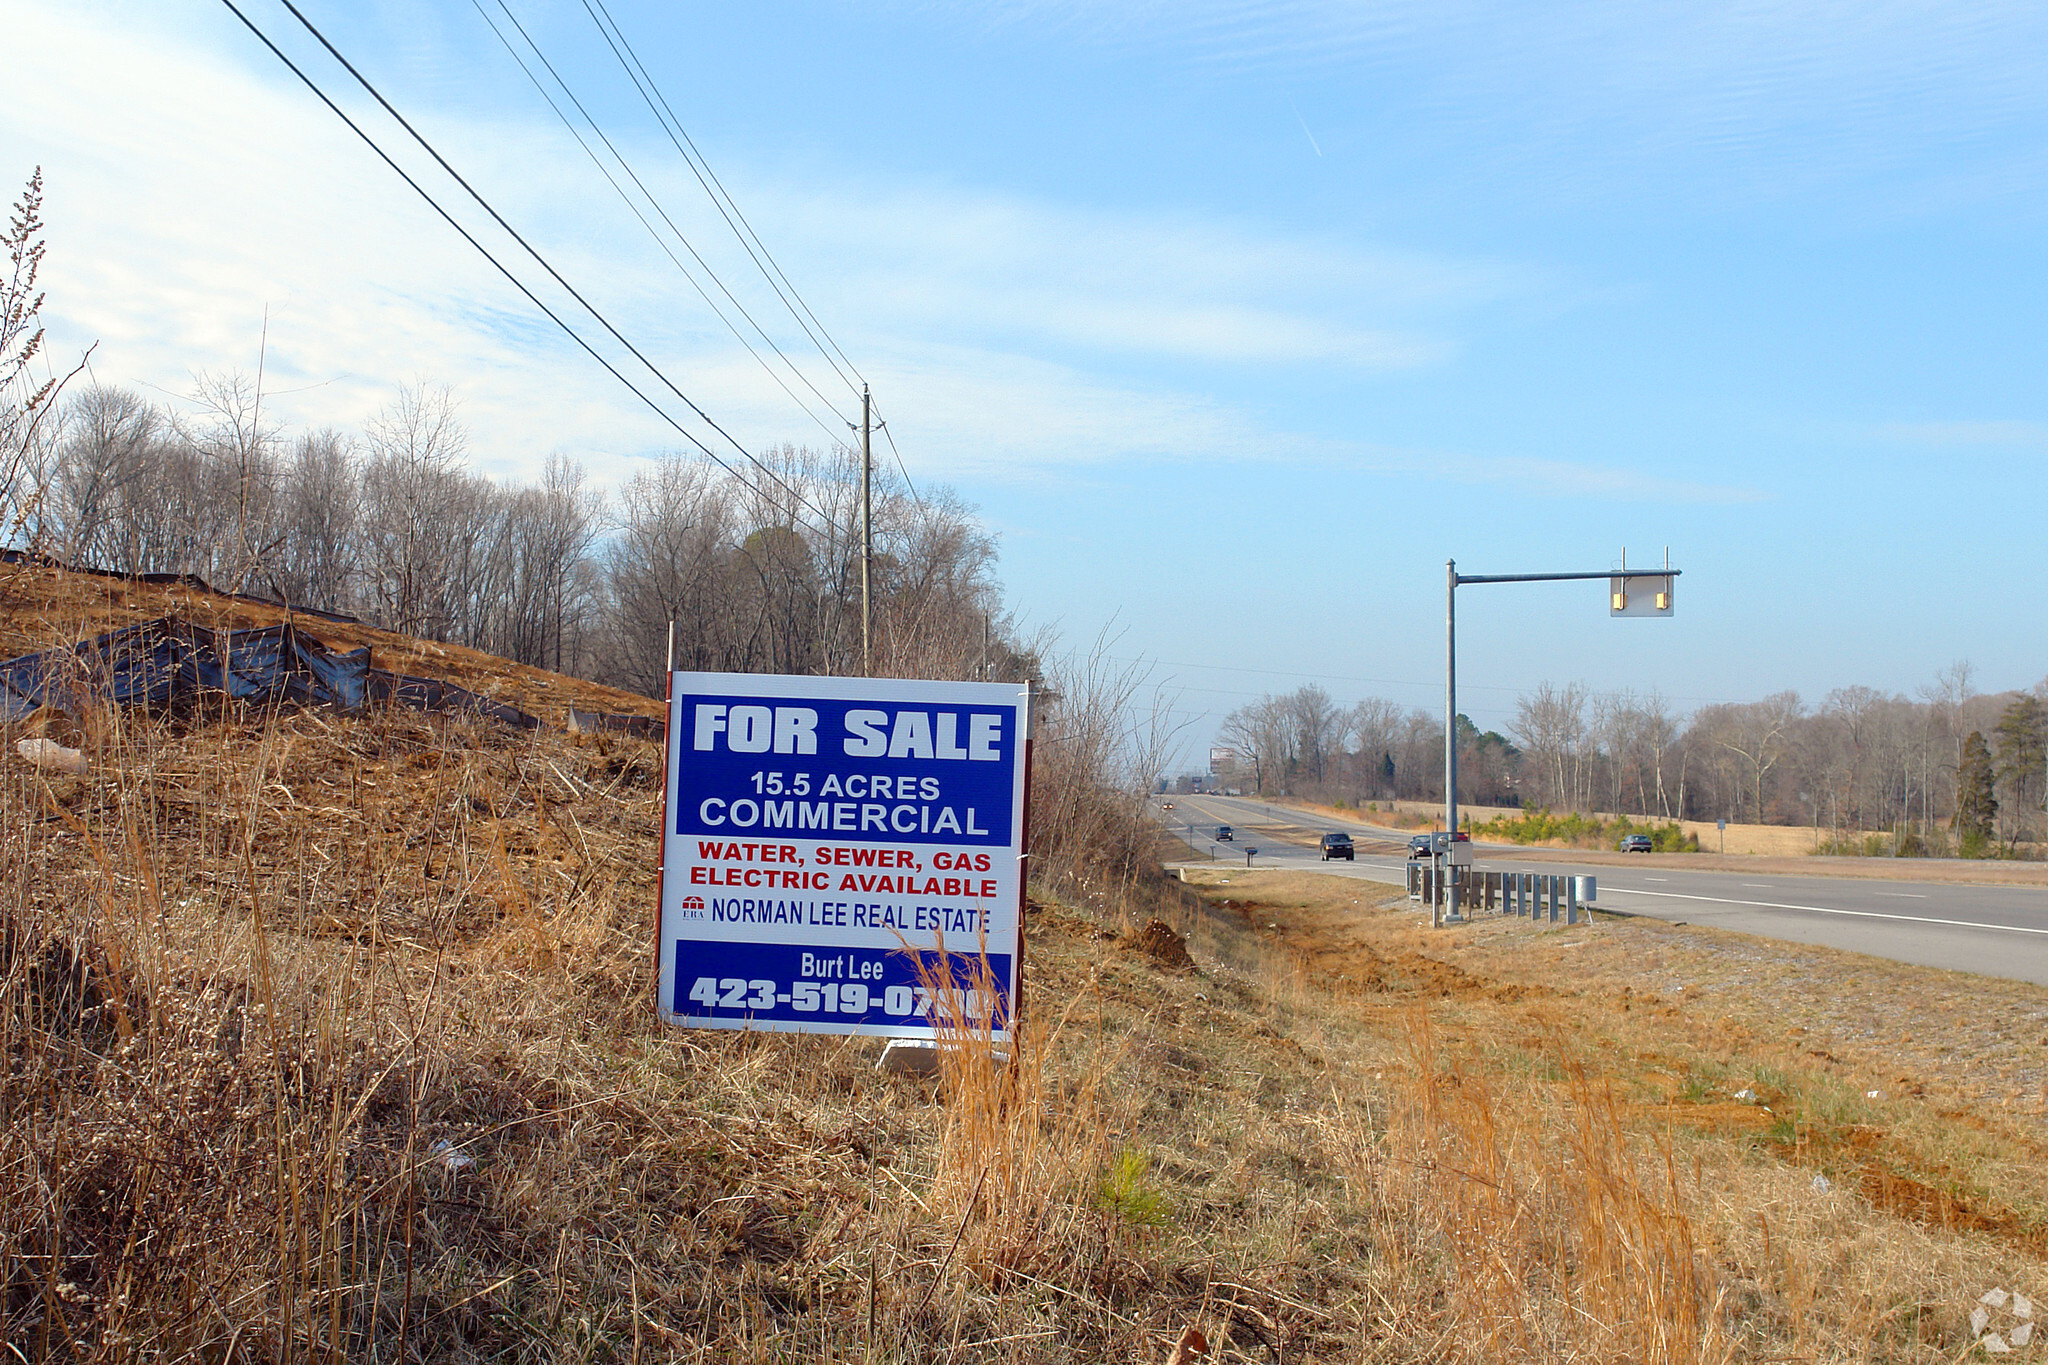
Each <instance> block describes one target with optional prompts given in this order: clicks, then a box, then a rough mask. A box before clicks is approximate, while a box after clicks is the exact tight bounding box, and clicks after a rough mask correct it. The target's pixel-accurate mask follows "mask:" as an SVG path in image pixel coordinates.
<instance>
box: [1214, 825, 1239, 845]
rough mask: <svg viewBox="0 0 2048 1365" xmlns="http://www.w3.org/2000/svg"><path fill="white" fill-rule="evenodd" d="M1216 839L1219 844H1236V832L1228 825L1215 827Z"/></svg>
mask: <svg viewBox="0 0 2048 1365" xmlns="http://www.w3.org/2000/svg"><path fill="white" fill-rule="evenodd" d="M1216 838H1217V840H1218V841H1219V842H1221V843H1226V844H1230V843H1235V842H1237V831H1236V830H1234V829H1232V828H1231V827H1230V826H1228V825H1218V826H1216Z"/></svg>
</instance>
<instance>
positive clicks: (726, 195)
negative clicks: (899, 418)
mask: <svg viewBox="0 0 2048 1365" xmlns="http://www.w3.org/2000/svg"><path fill="white" fill-rule="evenodd" d="M474 2H475V0H472V3H474ZM498 3H499V6H500V8H503V6H504V4H505V0H498ZM583 8H584V11H585V12H586V13H588V14H589V15H590V18H591V21H592V22H593V23H595V24H596V25H597V29H598V32H599V33H600V34H602V35H603V36H604V39H605V42H606V45H607V46H609V47H610V48H611V49H612V55H613V56H614V57H616V58H618V60H619V65H620V66H621V67H622V68H624V70H625V72H626V76H627V79H629V80H631V81H632V82H633V88H634V89H635V90H638V91H639V92H640V98H641V99H642V100H643V101H645V102H646V104H647V107H648V109H649V111H650V112H652V113H653V114H654V117H655V121H656V122H657V123H659V124H660V125H661V128H662V131H663V132H664V133H667V134H668V139H669V142H670V145H672V146H674V147H675V149H676V152H677V154H678V155H680V156H681V157H682V158H683V163H684V164H685V165H687V166H688V167H689V168H690V172H691V174H693V175H695V176H696V177H697V183H698V184H699V185H700V186H702V187H703V189H704V192H705V194H706V195H708V196H709V197H710V199H711V203H712V206H713V207H714V208H716V209H717V210H718V212H719V216H720V217H722V218H724V219H725V223H726V226H727V227H729V228H731V229H732V231H733V235H734V236H735V237H736V238H738V239H739V243H740V246H741V248H742V249H744V250H745V251H746V253H747V256H748V258H749V259H751V260H752V261H753V262H754V267H755V269H757V270H759V271H760V272H761V277H762V278H763V279H764V280H766V281H767V282H768V287H769V288H770V289H772V290H773V291H774V292H775V296H776V297H777V298H778V299H780V300H782V306H783V307H784V308H786V309H788V310H789V315H790V316H791V317H792V318H794V319H795V320H796V324H797V326H798V327H800V328H802V329H803V332H804V335H806V336H808V337H809V338H810V339H811V344H812V345H814V346H816V347H817V348H818V354H819V355H821V356H823V357H824V358H825V363H826V364H827V365H830V366H831V367H832V371H833V373H834V374H837V375H838V376H839V379H840V382H841V383H843V384H845V385H846V387H847V390H848V391H849V392H851V393H856V394H857V393H860V392H862V391H863V390H864V389H865V388H866V386H867V377H866V376H865V375H863V374H861V372H860V367H859V366H857V365H855V364H854V363H853V361H852V359H851V358H850V357H849V356H848V355H847V354H846V351H845V349H844V348H843V347H841V346H840V344H839V342H838V340H837V339H836V338H835V337H833V335H832V333H831V331H830V330H829V329H828V328H827V327H826V326H825V324H824V322H823V320H821V319H820V318H819V317H818V314H817V311H816V310H815V309H813V308H812V307H811V305H810V301H809V300H808V299H806V298H804V296H803V294H802V292H801V291H800V290H798V289H797V287H796V284H795V283H794V282H793V281H792V280H791V279H790V278H789V275H788V273H787V272H786V271H784V270H783V268H782V263H781V262H780V261H778V260H776V259H775V254H774V253H773V252H771V251H770V250H769V249H768V244H767V243H766V242H763V241H762V240H761V236H760V234H759V233H758V232H756V231H754V225H753V223H752V222H750V221H749V220H748V218H747V216H746V214H745V212H744V211H742V210H741V208H740V206H739V202H738V201H737V200H735V199H734V198H733V197H732V192H731V191H730V190H728V189H726V187H725V183H724V182H723V181H721V180H720V179H719V178H718V173H717V172H716V171H714V170H712V169H711V162H710V161H709V160H708V159H707V158H706V157H705V155H704V153H703V151H702V149H701V148H699V147H698V146H697V143H696V140H695V139H694V138H692V137H691V136H690V134H689V132H688V130H686V129H685V128H684V127H683V125H682V120H681V119H680V118H677V117H676V112H675V109H674V108H673V107H672V106H671V105H670V104H669V102H668V96H667V95H665V94H664V93H662V90H661V86H660V85H659V84H658V83H657V82H656V81H655V79H654V75H653V73H652V72H650V71H648V69H647V66H646V63H644V62H642V61H641V60H640V54H639V52H638V51H637V50H635V49H634V47H633V42H632V40H631V39H630V38H628V37H627V36H626V32H625V30H624V29H623V28H621V27H619V23H618V20H616V19H614V18H613V17H612V14H611V11H610V10H609V9H607V8H606V7H605V3H604V0H583ZM600 16H601V17H600ZM513 22H515V23H516V22H518V21H517V20H514V21H513ZM614 38H616V41H614ZM529 41H530V40H529ZM621 49H623V51H622V50H621ZM543 60H545V59H543ZM657 106H658V107H657ZM686 147H687V150H686ZM728 210H730V212H728ZM664 216H665V215H664ZM735 220H737V221H735ZM692 254H695V253H694V252H693V253H692ZM698 259H699V260H700V261H701V260H702V257H699V258H698ZM706 269H707V270H708V269H709V267H708V266H707V267H706ZM713 278H714V279H715V278H716V276H714V277H713ZM719 288H721V289H724V288H725V286H724V284H723V283H721V284H720V285H719ZM785 288H786V289H787V293H785V292H784V290H785ZM727 297H728V298H730V297H731V293H730V291H727ZM734 302H735V304H737V302H738V301H737V300H734ZM742 311H744V310H742ZM807 319H808V321H807ZM747 321H749V322H752V323H754V329H755V330H756V331H758V332H761V335H762V339H763V340H768V335H767V332H766V331H765V330H763V329H762V328H761V326H760V324H759V323H758V322H755V321H754V319H753V317H752V316H751V315H749V316H748V318H747ZM814 326H815V328H816V330H815V331H814V330H813V327H814ZM768 344H769V345H770V346H775V343H774V342H773V341H772V340H769V341H768ZM828 346H829V348H830V349H829V350H828V349H827V347H828ZM775 353H776V355H778V356H781V358H782V360H783V363H785V364H787V365H789V366H790V369H791V370H792V371H793V372H795V373H797V374H798V375H799V377H802V371H800V370H797V368H796V366H795V364H794V363H793V362H791V361H790V360H789V357H788V356H787V355H785V354H784V353H783V351H782V348H781V347H779V346H775ZM834 354H837V356H838V357H839V360H841V361H845V363H846V370H850V371H852V376H853V377H852V378H849V377H848V376H847V374H846V372H845V371H842V370H841V369H840V367H839V363H838V361H835V360H834V359H833V355H834ZM854 379H859V380H860V381H861V386H862V387H861V388H860V389H856V388H855V387H854ZM804 382H805V384H806V385H807V386H809V387H810V389H811V392H813V393H817V392H818V390H817V388H816V386H815V385H811V384H810V381H809V380H808V379H805V380H804ZM818 396H819V398H820V399H821V400H822V399H824V395H823V394H819V395H818ZM827 406H830V404H829V402H828V403H827ZM834 411H835V412H836V411H837V409H836V408H835V409H834ZM878 415H879V413H878ZM881 428H882V435H883V437H884V438H885V439H887V441H888V442H889V451H890V453H891V454H892V455H894V456H895V459H896V468H897V470H898V471H899V472H900V473H901V474H902V475H903V485H904V487H905V488H907V489H909V490H910V496H911V500H912V501H914V502H915V503H916V504H917V506H918V509H919V510H920V511H923V510H926V509H925V501H924V496H923V495H922V494H921V493H919V492H918V491H917V484H916V481H914V480H913V479H912V478H911V477H910V467H909V465H908V464H906V463H905V462H904V459H903V451H902V450H901V448H899V447H898V446H897V444H896V434H895V433H894V432H893V431H891V430H890V429H889V423H888V419H887V418H886V417H883V418H882V420H881Z"/></svg>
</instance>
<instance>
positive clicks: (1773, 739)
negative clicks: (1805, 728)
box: [1718, 691, 1801, 824]
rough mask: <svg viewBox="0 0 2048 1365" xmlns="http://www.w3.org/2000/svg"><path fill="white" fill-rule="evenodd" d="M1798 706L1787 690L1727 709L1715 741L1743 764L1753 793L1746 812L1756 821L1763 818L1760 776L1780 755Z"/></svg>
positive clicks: (1761, 820)
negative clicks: (1722, 728)
mask: <svg viewBox="0 0 2048 1365" xmlns="http://www.w3.org/2000/svg"><path fill="white" fill-rule="evenodd" d="M1800 710H1801V707H1800V703H1799V694H1798V693H1797V692H1789V691H1788V692H1774V693H1772V694H1771V695H1770V696H1768V697H1765V698H1764V699H1763V700H1762V701H1755V702H1749V703H1746V704H1744V705H1741V706H1736V707H1732V708H1730V709H1729V715H1728V726H1727V729H1726V730H1725V731H1724V733H1723V734H1722V736H1721V738H1720V740H1719V741H1718V742H1719V743H1720V745H1721V747H1722V748H1723V749H1726V750H1727V751H1728V752H1729V753H1731V754H1734V755H1735V756H1736V757H1738V758H1740V759H1741V760H1742V761H1743V763H1744V764H1745V765H1746V766H1747V769H1748V773H1749V777H1750V790H1751V793H1752V795H1753V800H1752V802H1751V805H1750V812H1751V815H1752V816H1753V818H1754V819H1755V821H1756V823H1758V824H1762V823H1763V822H1764V779H1765V778H1766V777H1768V776H1769V775H1770V773H1771V771H1772V769H1774V768H1776V767H1777V766H1778V762H1779V760H1781V759H1782V758H1784V756H1785V752H1786V749H1787V748H1788V747H1789V743H1790V735H1789V733H1788V732H1789V730H1790V729H1791V726H1792V722H1793V721H1795V720H1797V719H1798V718H1799V712H1800Z"/></svg>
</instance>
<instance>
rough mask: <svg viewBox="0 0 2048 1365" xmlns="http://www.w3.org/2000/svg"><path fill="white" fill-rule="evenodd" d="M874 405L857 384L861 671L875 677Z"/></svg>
mask: <svg viewBox="0 0 2048 1365" xmlns="http://www.w3.org/2000/svg"><path fill="white" fill-rule="evenodd" d="M872 412H873V406H872V404H871V403H870V402H869V399H868V386H867V385H865V384H863V385H861V386H860V671H861V675H862V676H863V677H868V678H872V677H874V676H875V609H874V599H873V597H872V593H873V591H874V589H873V577H872V575H873V560H874V557H875V520H874V486H875V448H874V438H873V426H874V423H873V422H872V420H871V414H872Z"/></svg>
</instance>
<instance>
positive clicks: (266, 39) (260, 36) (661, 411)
mask: <svg viewBox="0 0 2048 1365" xmlns="http://www.w3.org/2000/svg"><path fill="white" fill-rule="evenodd" d="M221 3H222V4H224V5H226V6H227V7H228V9H229V10H231V11H232V12H233V13H234V16H235V17H236V18H237V19H240V20H241V21H242V24H243V27H245V28H247V29H248V30H249V31H250V32H251V33H253V34H255V35H256V38H257V40H258V41H259V42H261V43H262V44H263V45H264V46H265V47H267V48H269V49H270V51H271V53H272V55H274V56H275V57H276V58H277V59H278V60H279V61H281V62H283V63H284V64H285V66H286V67H287V68H288V69H289V70H290V71H291V73H292V74H293V75H294V76H297V77H298V78H299V80H300V81H301V82H302V83H303V84H304V85H305V87H306V88H307V89H308V90H310V91H312V92H313V94H314V95H315V96H316V97H317V98H318V99H319V101H320V102H321V103H322V104H324V105H326V106H327V107H328V108H329V109H331V110H332V111H333V112H334V116H335V117H336V118H338V119H340V120H341V121H342V122H343V123H345V124H347V125H348V129H349V131H350V132H352V133H354V134H355V135H356V136H357V137H359V138H361V139H362V140H363V143H364V145H366V146H367V147H369V149H370V150H371V151H373V152H375V153H376V154H377V158H378V160H380V161H382V162H383V163H384V164H385V165H387V166H389V167H390V168H391V169H392V170H393V171H395V172H397V174H398V177H399V179H401V180H403V181H405V183H406V184H407V185H410V186H411V187H412V189H413V192H414V193H416V194H417V195H419V197H420V198H422V199H424V200H426V202H427V207H429V208H431V209H432V210H433V211H434V212H435V213H437V214H439V215H440V217H441V220H442V221H443V222H445V223H447V224H448V226H449V227H452V228H454V229H455V231H456V232H457V233H459V234H460V235H461V237H462V240H463V241H465V242H468V243H469V244H470V245H471V246H473V247H475V248H476V250H477V253H478V254H479V255H481V256H482V257H483V258H484V259H485V260H487V261H489V262H490V263H491V264H492V266H494V267H495V268H496V269H497V271H498V273H499V274H500V275H503V276H504V277H505V278H506V280H508V281H509V282H510V283H511V285H512V287H513V288H514V289H517V290H518V291H519V292H520V293H522V294H524V295H525V296H526V297H527V299H528V301H530V302H531V303H532V304H533V306H534V307H536V308H538V309H540V311H541V312H543V313H545V314H547V316H548V319H549V321H551V322H553V323H554V324H555V326H557V327H559V328H561V329H562V331H563V332H565V333H567V334H568V337H569V339H570V340H571V341H573V342H575V343H576V344H577V345H578V346H581V347H582V348H583V349H584V350H585V351H586V352H588V353H589V355H590V358H591V359H593V360H595V361H596V362H597V363H598V364H600V365H602V366H604V367H605V369H606V370H608V371H610V372H611V375H612V377H613V378H614V379H616V380H618V381H619V382H620V383H621V384H624V385H625V386H626V387H627V388H628V389H629V390H631V391H632V393H633V396H634V397H636V398H638V399H639V400H640V401H641V402H642V403H645V404H646V405H647V406H648V407H649V408H650V409H652V410H653V412H654V414H655V415H656V416H657V417H660V418H661V419H662V420H663V421H664V422H667V423H668V424H669V425H670V426H672V427H674V428H675V429H676V430H677V431H678V432H679V433H681V434H682V436H683V438H684V439H685V440H687V441H689V442H690V444H692V445H694V446H696V447H697V449H699V450H701V451H703V452H704V454H705V456H706V457H708V458H709V459H710V460H711V461H712V462H713V463H715V464H717V465H718V467H719V468H721V469H723V470H725V471H726V472H727V473H728V474H731V475H732V476H733V477H734V478H736V479H738V480H739V481H740V482H741V483H743V484H745V483H747V480H746V478H745V476H744V475H742V474H741V473H740V472H739V471H738V470H736V469H734V468H733V467H732V466H731V465H729V464H727V463H726V462H725V461H724V460H722V459H720V458H719V456H718V454H717V452H716V451H714V450H712V449H711V448H710V447H709V446H707V445H705V444H704V442H703V441H701V440H699V439H698V438H697V436H696V434H695V433H694V432H692V431H690V430H689V429H688V428H687V427H685V426H683V425H682V424H681V423H680V422H678V421H676V419H675V418H674V417H672V416H670V415H669V413H668V410H667V409H665V408H663V407H662V406H661V404H659V403H657V402H655V401H654V400H653V399H652V398H650V397H648V396H647V394H645V393H644V392H642V391H641V389H640V387H639V386H638V385H637V384H635V383H634V382H633V381H632V380H630V379H628V378H626V376H625V375H623V374H621V373H619V371H618V369H617V368H616V367H615V366H614V365H613V364H612V363H611V361H609V360H607V359H605V358H604V356H603V355H601V354H599V353H598V351H597V350H596V349H595V348H593V347H592V346H591V344H590V343H589V342H588V341H585V340H584V339H583V337H582V336H581V335H580V334H578V332H577V331H576V329H575V328H574V327H571V326H570V325H569V324H568V323H567V322H565V321H563V320H562V318H561V316H560V315H559V314H558V313H556V312H555V310H554V309H552V308H550V307H548V306H547V304H545V303H543V302H542V301H541V300H540V298H539V296H537V295H536V294H535V293H534V292H533V291H532V290H531V289H529V288H527V287H526V284H525V282H524V281H522V280H521V279H520V278H519V277H518V276H517V275H514V274H513V273H512V272H511V271H510V270H509V269H507V268H506V266H505V263H504V262H502V261H500V260H499V259H498V258H497V257H496V256H494V255H492V254H491V252H490V249H489V248H488V247H486V246H484V244H483V243H482V242H479V241H478V240H477V239H476V238H475V237H474V236H472V235H471V234H470V231H469V229H467V228H465V227H464V226H462V224H461V223H459V222H457V221H456V220H455V219H454V217H453V216H451V215H450V214H449V212H448V210H446V209H444V208H442V207H441V205H440V203H439V202H438V201H436V200H435V198H434V196H433V195H431V194H429V193H428V192H427V191H426V189H425V188H424V187H422V186H421V185H420V183H419V182H418V181H417V180H415V179H413V178H412V176H411V175H410V174H409V173H408V172H407V171H406V169H405V168H404V167H403V166H400V165H399V164H398V163H397V162H396V161H394V160H392V159H391V157H390V155H389V154H388V153H387V152H385V150H384V149H383V148H382V147H380V146H378V145H377V141H376V139H375V138H373V137H371V136H370V135H369V134H368V133H366V132H364V131H363V129H362V127H361V126H360V125H358V124H357V123H356V121H355V120H354V119H352V118H350V117H349V116H348V115H347V114H346V113H345V112H343V110H342V108H341V106H340V105H338V104H336V103H335V102H334V101H333V100H332V99H329V98H328V96H327V92H326V91H324V90H322V89H321V88H320V87H319V85H318V84H316V83H315V82H314V80H313V78H312V77H311V76H308V75H307V74H306V73H305V72H304V71H302V70H301V69H300V68H299V65H298V63H297V62H294V61H293V60H292V59H291V58H290V57H288V56H286V55H285V54H284V52H283V50H282V49H280V48H279V47H278V45H277V44H276V43H274V42H272V41H271V40H270V36H269V35H268V34H266V33H265V32H264V31H263V30H262V29H260V28H258V27H257V26H256V24H255V22H254V21H253V20H251V19H250V18H249V16H248V15H246V14H244V13H242V11H241V10H240V9H239V8H237V7H236V5H235V3H234V0H221ZM748 486H749V487H752V485H751V484H748ZM755 491H757V492H758V491H759V490H758V489H757V490H755Z"/></svg>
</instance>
